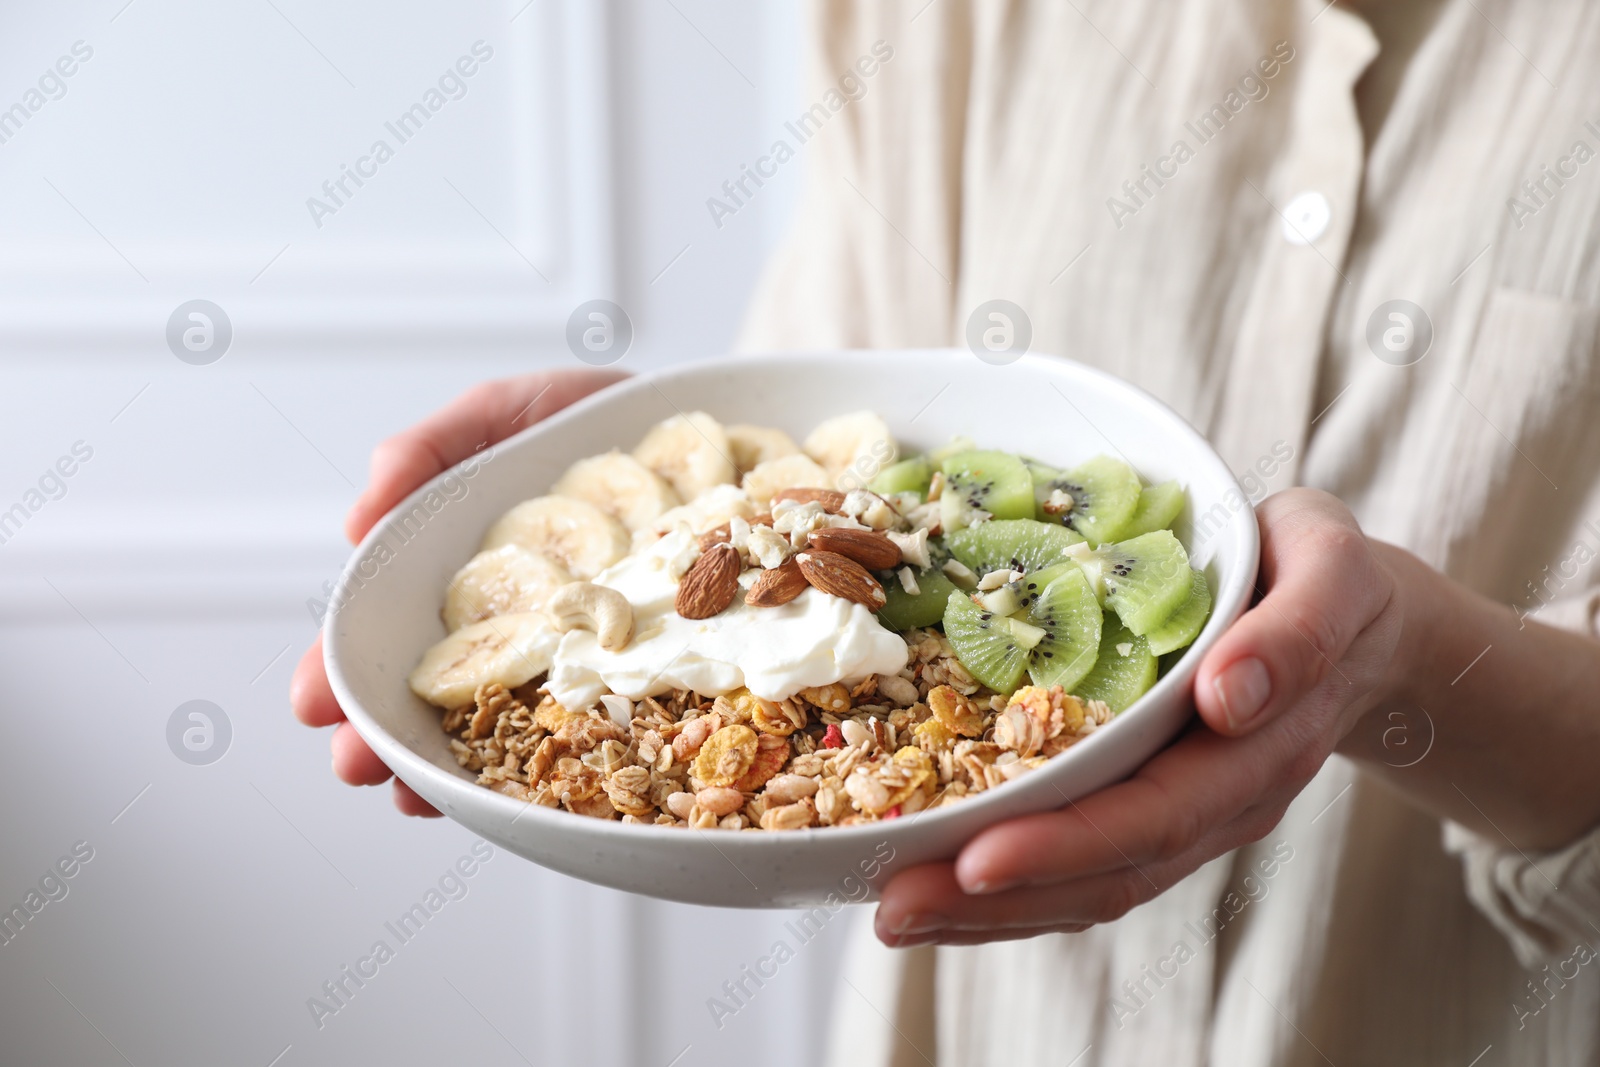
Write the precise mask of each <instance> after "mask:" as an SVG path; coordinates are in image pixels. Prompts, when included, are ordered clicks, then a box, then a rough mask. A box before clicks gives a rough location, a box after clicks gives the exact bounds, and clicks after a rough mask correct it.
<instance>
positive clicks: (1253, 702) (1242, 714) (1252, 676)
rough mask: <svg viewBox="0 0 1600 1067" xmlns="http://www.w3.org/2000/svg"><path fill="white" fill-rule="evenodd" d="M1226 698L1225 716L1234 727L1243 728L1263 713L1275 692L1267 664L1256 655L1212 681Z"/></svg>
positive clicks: (1223, 701) (1243, 660)
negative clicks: (1268, 700)
mask: <svg viewBox="0 0 1600 1067" xmlns="http://www.w3.org/2000/svg"><path fill="white" fill-rule="evenodd" d="M1211 684H1212V686H1213V687H1214V688H1215V689H1216V691H1217V699H1218V700H1219V701H1221V702H1222V717H1223V718H1224V719H1225V720H1226V721H1227V723H1228V728H1229V729H1231V730H1242V729H1244V728H1245V727H1246V726H1248V725H1250V723H1251V722H1252V721H1253V720H1254V719H1255V717H1256V716H1257V715H1260V714H1261V709H1262V708H1264V707H1266V706H1267V698H1268V697H1270V696H1272V678H1271V676H1270V675H1268V674H1267V665H1266V664H1265V663H1262V662H1261V661H1260V660H1258V659H1256V658H1255V657H1254V656H1252V657H1250V658H1248V659H1242V660H1239V661H1238V662H1236V663H1234V664H1233V665H1232V666H1230V667H1229V668H1228V669H1227V670H1225V671H1223V672H1222V673H1221V674H1219V675H1217V677H1216V678H1215V679H1214V680H1213V681H1212V683H1211Z"/></svg>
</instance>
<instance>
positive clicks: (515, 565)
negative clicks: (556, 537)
mask: <svg viewBox="0 0 1600 1067" xmlns="http://www.w3.org/2000/svg"><path fill="white" fill-rule="evenodd" d="M574 580H575V579H574V578H573V577H572V575H571V574H569V573H567V568H565V567H563V566H562V565H561V564H559V563H557V562H556V561H555V560H553V559H551V558H550V557H549V556H547V555H545V554H544V553H543V552H535V551H534V550H533V549H531V548H523V547H522V546H521V545H501V546H500V547H499V548H491V549H489V550H488V551H486V552H479V553H478V554H477V555H476V556H473V557H472V558H471V559H469V560H468V561H467V565H466V566H465V567H462V568H461V569H460V570H458V571H456V574H455V577H454V578H451V579H450V585H449V587H448V588H447V589H446V590H445V594H444V611H443V612H441V615H442V616H443V618H444V625H445V629H447V630H459V629H461V628H462V627H463V626H467V625H469V624H471V623H475V622H482V621H483V620H484V619H488V618H492V617H494V616H496V615H515V614H517V613H519V612H525V611H538V610H539V609H540V608H542V607H544V604H545V601H547V600H549V599H550V594H552V593H554V592H555V591H556V590H557V589H559V588H561V587H562V586H563V585H567V584H568V583H570V582H572V581H574Z"/></svg>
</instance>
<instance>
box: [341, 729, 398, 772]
mask: <svg viewBox="0 0 1600 1067" xmlns="http://www.w3.org/2000/svg"><path fill="white" fill-rule="evenodd" d="M329 746H330V747H331V748H332V749H333V773H334V774H335V775H337V776H338V777H339V780H340V781H341V782H344V783H345V784H346V785H382V784H383V783H384V782H387V781H388V780H389V777H390V776H391V775H392V774H393V773H394V772H393V771H391V770H389V768H388V767H387V766H385V765H384V762H383V761H382V760H381V759H379V758H378V755H377V753H375V752H373V751H372V749H371V748H370V747H368V745H367V743H366V742H365V741H363V740H361V735H360V734H358V733H356V728H355V727H354V726H351V725H350V724H349V723H341V724H340V725H339V728H338V729H337V730H335V731H333V740H332V741H330V742H329Z"/></svg>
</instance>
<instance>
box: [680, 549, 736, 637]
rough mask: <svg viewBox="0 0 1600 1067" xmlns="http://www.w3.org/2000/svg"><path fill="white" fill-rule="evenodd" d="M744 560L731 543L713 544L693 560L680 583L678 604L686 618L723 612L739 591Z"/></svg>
mask: <svg viewBox="0 0 1600 1067" xmlns="http://www.w3.org/2000/svg"><path fill="white" fill-rule="evenodd" d="M743 566H744V560H743V558H742V557H741V556H740V555H739V553H738V551H736V550H735V549H734V548H733V546H731V545H713V546H711V548H709V549H708V550H706V552H705V554H704V555H702V556H701V557H700V558H699V559H697V560H695V561H694V566H692V567H690V568H689V571H688V573H687V574H685V575H684V576H683V582H682V583H681V584H680V585H679V586H678V596H677V600H676V602H675V603H676V606H677V609H678V614H679V615H682V616H683V617H684V618H686V619H709V618H711V617H712V616H713V615H718V614H721V613H722V612H723V611H724V610H726V609H727V607H728V605H729V604H732V603H733V598H734V596H735V595H736V594H737V593H738V592H739V571H740V570H741V569H743Z"/></svg>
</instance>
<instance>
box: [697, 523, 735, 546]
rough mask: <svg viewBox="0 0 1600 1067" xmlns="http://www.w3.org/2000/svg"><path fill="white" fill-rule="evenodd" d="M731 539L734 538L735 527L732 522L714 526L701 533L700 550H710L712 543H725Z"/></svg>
mask: <svg viewBox="0 0 1600 1067" xmlns="http://www.w3.org/2000/svg"><path fill="white" fill-rule="evenodd" d="M731 540H733V527H732V525H731V524H730V523H726V522H725V523H723V524H722V525H721V526H713V527H712V528H711V529H709V530H707V531H706V532H705V533H703V534H701V535H700V539H699V541H700V551H701V552H706V551H709V550H710V548H711V546H712V545H725V544H727V543H728V542H729V541H731Z"/></svg>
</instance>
